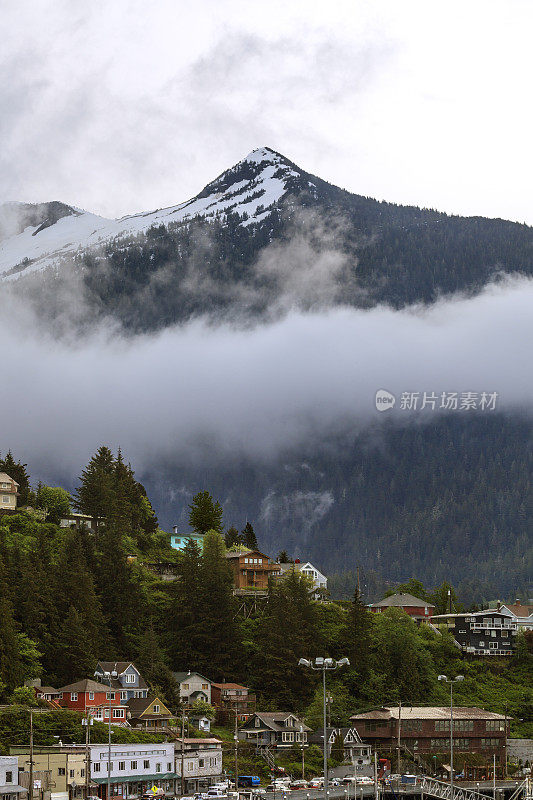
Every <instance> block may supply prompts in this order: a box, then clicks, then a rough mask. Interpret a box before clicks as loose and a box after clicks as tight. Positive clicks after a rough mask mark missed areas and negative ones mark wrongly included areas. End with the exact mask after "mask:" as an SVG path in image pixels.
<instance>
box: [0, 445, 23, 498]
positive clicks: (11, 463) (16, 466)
mask: <svg viewBox="0 0 533 800" xmlns="http://www.w3.org/2000/svg"><path fill="white" fill-rule="evenodd" d="M27 466H28V465H27V464H22V463H21V462H20V461H15V459H14V458H13V453H12V452H11V450H8V451H7V455H6V457H5V458H0V472H5V473H6V474H7V475H9V477H10V478H13V480H14V481H15V482H16V483H18V485H19V486H18V498H17V505H19V506H25V505H27V504H28V500H29V495H30V478H29V475H28V471H27Z"/></svg>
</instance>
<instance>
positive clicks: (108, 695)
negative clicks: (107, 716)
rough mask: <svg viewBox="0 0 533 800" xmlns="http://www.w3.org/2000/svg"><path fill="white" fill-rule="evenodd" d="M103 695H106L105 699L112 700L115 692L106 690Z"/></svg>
mask: <svg viewBox="0 0 533 800" xmlns="http://www.w3.org/2000/svg"><path fill="white" fill-rule="evenodd" d="M105 696H106V700H114V699H115V692H106V694H105Z"/></svg>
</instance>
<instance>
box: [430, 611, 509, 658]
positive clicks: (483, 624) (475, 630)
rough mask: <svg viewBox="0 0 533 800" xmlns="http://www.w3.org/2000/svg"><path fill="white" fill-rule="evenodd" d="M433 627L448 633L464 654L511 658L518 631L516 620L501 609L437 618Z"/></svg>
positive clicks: (434, 619)
mask: <svg viewBox="0 0 533 800" xmlns="http://www.w3.org/2000/svg"><path fill="white" fill-rule="evenodd" d="M432 622H433V624H434V625H436V626H437V627H439V628H441V629H444V630H448V631H449V632H450V633H451V634H452V636H453V638H454V639H455V641H456V642H457V644H458V645H459V647H460V648H461V650H462V651H463V653H466V654H468V655H472V656H511V655H512V654H513V646H514V638H515V636H516V634H517V631H518V625H517V622H516V619H515V618H514V616H513V615H512V614H511V613H510V612H509V611H504V610H503V608H501V609H500V610H499V611H498V610H497V609H488V610H486V611H475V612H470V613H468V614H438V615H437V616H435V617H433V620H432Z"/></svg>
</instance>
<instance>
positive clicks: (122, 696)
mask: <svg viewBox="0 0 533 800" xmlns="http://www.w3.org/2000/svg"><path fill="white" fill-rule="evenodd" d="M120 699H121V700H127V699H128V693H127V692H121V693H120Z"/></svg>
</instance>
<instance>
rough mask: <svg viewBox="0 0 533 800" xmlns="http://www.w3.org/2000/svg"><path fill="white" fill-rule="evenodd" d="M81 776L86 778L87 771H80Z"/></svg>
mask: <svg viewBox="0 0 533 800" xmlns="http://www.w3.org/2000/svg"><path fill="white" fill-rule="evenodd" d="M80 775H81V777H82V778H85V770H84V769H81V770H80Z"/></svg>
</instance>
